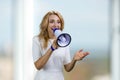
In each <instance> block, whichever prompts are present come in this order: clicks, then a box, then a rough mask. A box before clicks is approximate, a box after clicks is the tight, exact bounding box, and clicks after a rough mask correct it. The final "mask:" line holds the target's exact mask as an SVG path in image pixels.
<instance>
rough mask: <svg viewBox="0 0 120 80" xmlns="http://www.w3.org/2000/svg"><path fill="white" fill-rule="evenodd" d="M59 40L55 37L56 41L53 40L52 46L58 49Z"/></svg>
mask: <svg viewBox="0 0 120 80" xmlns="http://www.w3.org/2000/svg"><path fill="white" fill-rule="evenodd" d="M56 41H57V40H56V39H55V40H54V41H53V44H52V47H53V48H54V49H57V48H58V45H57V42H56Z"/></svg>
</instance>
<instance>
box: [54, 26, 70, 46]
mask: <svg viewBox="0 0 120 80" xmlns="http://www.w3.org/2000/svg"><path fill="white" fill-rule="evenodd" d="M53 33H54V35H55V36H56V37H57V41H56V42H57V45H58V46H59V47H66V46H68V45H69V44H70V42H71V36H70V35H69V34H68V33H62V31H61V30H60V29H58V28H54V29H53Z"/></svg>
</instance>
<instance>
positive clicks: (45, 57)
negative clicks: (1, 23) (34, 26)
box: [34, 49, 52, 70]
mask: <svg viewBox="0 0 120 80" xmlns="http://www.w3.org/2000/svg"><path fill="white" fill-rule="evenodd" d="M51 54H52V50H51V49H48V51H47V52H46V53H45V55H43V56H42V57H40V58H39V59H38V60H37V61H36V62H35V63H34V64H35V67H36V68H37V70H40V69H41V68H42V67H43V66H44V65H45V64H46V62H47V61H48V59H49V58H50V56H51Z"/></svg>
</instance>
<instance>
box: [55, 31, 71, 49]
mask: <svg viewBox="0 0 120 80" xmlns="http://www.w3.org/2000/svg"><path fill="white" fill-rule="evenodd" d="M64 34H67V35H68V36H69V37H70V41H69V43H68V44H67V45H65V46H60V45H59V44H58V43H57V45H58V46H60V47H66V46H68V45H69V44H70V43H71V36H70V35H69V34H68V33H64ZM61 35H62V34H61ZM61 35H59V36H58V38H57V41H58V40H59V37H60V36H61Z"/></svg>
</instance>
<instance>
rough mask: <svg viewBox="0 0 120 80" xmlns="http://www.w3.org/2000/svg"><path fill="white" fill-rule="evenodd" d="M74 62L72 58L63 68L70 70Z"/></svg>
mask: <svg viewBox="0 0 120 80" xmlns="http://www.w3.org/2000/svg"><path fill="white" fill-rule="evenodd" d="M75 63H76V60H74V59H73V60H72V61H71V62H70V63H69V64H66V65H65V66H64V67H65V70H66V71H67V72H70V71H71V70H72V69H73V68H74V66H75Z"/></svg>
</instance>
